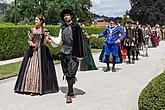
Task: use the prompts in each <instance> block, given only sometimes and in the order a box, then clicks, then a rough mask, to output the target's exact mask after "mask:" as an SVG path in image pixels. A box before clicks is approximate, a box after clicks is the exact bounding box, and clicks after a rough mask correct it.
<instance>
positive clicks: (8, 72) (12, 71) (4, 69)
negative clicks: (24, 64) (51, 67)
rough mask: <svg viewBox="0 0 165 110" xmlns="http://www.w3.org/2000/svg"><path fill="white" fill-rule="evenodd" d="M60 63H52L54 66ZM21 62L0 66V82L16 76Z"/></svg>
mask: <svg viewBox="0 0 165 110" xmlns="http://www.w3.org/2000/svg"><path fill="white" fill-rule="evenodd" d="M59 63H60V61H59V60H57V61H54V64H59ZM20 66H21V62H17V63H11V64H7V65H0V80H2V79H5V78H8V77H12V76H16V75H17V74H18V71H19V69H20Z"/></svg>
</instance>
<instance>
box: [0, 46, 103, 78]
mask: <svg viewBox="0 0 165 110" xmlns="http://www.w3.org/2000/svg"><path fill="white" fill-rule="evenodd" d="M98 52H101V49H92V53H98ZM59 63H60V60H55V61H54V64H59ZM20 66H21V62H17V63H11V64H6V65H0V80H2V79H6V78H10V77H13V76H16V75H17V74H18V72H19V69H20Z"/></svg>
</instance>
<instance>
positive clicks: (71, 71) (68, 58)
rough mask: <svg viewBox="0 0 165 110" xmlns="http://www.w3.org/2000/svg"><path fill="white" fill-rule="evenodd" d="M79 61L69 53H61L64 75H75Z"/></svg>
mask: <svg viewBox="0 0 165 110" xmlns="http://www.w3.org/2000/svg"><path fill="white" fill-rule="evenodd" d="M78 65H79V62H78V61H77V60H76V58H73V57H72V55H69V54H63V53H62V54H61V66H62V70H63V73H64V75H66V76H68V77H75V75H76V72H77V69H78Z"/></svg>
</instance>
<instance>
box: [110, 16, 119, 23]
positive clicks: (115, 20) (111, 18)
mask: <svg viewBox="0 0 165 110" xmlns="http://www.w3.org/2000/svg"><path fill="white" fill-rule="evenodd" d="M110 21H114V22H116V23H117V19H116V18H114V17H110V18H109V22H110Z"/></svg>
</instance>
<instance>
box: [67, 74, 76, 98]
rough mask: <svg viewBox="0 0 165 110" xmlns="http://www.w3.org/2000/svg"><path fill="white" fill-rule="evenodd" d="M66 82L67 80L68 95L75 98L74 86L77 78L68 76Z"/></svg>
mask: <svg viewBox="0 0 165 110" xmlns="http://www.w3.org/2000/svg"><path fill="white" fill-rule="evenodd" d="M66 80H67V83H68V93H67V96H74V91H73V84H74V83H75V77H68V76H66Z"/></svg>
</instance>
